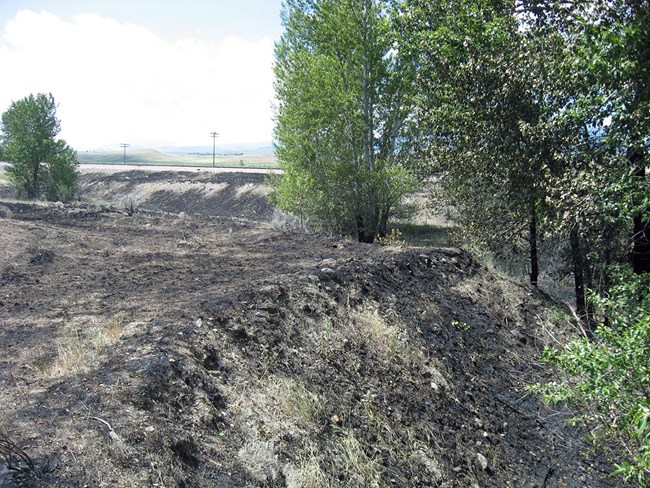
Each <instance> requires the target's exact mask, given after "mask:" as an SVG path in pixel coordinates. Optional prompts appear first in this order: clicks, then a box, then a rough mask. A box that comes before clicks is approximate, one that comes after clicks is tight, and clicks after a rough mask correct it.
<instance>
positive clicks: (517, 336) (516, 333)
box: [510, 330, 527, 344]
mask: <svg viewBox="0 0 650 488" xmlns="http://www.w3.org/2000/svg"><path fill="white" fill-rule="evenodd" d="M510 333H511V334H512V335H513V336H514V338H515V339H517V340H518V341H519V342H521V343H522V344H526V341H527V339H526V336H525V335H523V334H522V333H521V332H519V331H518V330H511V331H510Z"/></svg>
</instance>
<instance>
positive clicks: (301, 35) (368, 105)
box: [272, 0, 415, 242]
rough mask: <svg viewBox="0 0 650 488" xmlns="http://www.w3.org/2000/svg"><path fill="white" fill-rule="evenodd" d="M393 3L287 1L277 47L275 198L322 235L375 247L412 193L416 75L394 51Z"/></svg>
mask: <svg viewBox="0 0 650 488" xmlns="http://www.w3.org/2000/svg"><path fill="white" fill-rule="evenodd" d="M391 13H392V8H391V2H388V1H376V0H336V1H335V0H287V1H286V2H285V3H284V10H283V22H284V25H285V28H286V30H285V33H284V35H283V36H282V38H281V40H280V41H279V42H278V44H277V45H276V50H275V57H276V65H275V74H276V95H277V99H278V102H279V105H278V110H277V125H276V129H275V137H276V141H277V144H276V153H277V156H278V159H279V161H280V164H281V166H282V167H283V169H284V175H283V176H282V177H281V178H278V179H276V180H275V181H274V184H273V194H272V198H273V200H274V202H275V203H276V204H277V205H278V206H280V207H281V208H282V209H284V210H287V211H290V212H292V213H294V214H296V215H300V216H303V217H305V218H308V219H309V220H310V222H311V223H312V225H315V226H317V227H319V228H321V229H324V230H327V231H331V232H339V233H355V234H356V235H357V236H358V239H359V241H360V242H373V240H374V239H375V237H376V236H377V235H383V234H385V232H386V227H387V224H388V219H389V218H390V216H391V215H393V214H394V212H395V211H396V210H397V208H398V207H399V205H400V201H401V199H402V197H403V195H404V194H405V193H406V192H408V191H409V190H411V189H412V187H413V186H414V184H415V179H414V177H413V175H412V173H411V172H409V171H408V170H407V169H406V166H405V163H406V162H407V159H408V155H409V154H410V151H409V147H410V146H409V142H410V138H409V131H410V130H413V125H412V120H411V119H412V118H411V112H412V109H413V106H414V105H413V103H412V98H411V97H412V80H413V74H414V72H413V69H412V68H411V67H409V66H408V65H406V64H404V62H403V60H402V59H401V57H400V53H399V52H398V51H397V50H396V49H395V40H394V38H395V36H394V32H393V28H392V22H391Z"/></svg>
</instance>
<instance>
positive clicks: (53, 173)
mask: <svg viewBox="0 0 650 488" xmlns="http://www.w3.org/2000/svg"><path fill="white" fill-rule="evenodd" d="M60 130H61V124H60V121H59V119H58V118H57V117H56V103H55V101H54V97H53V96H52V94H47V95H46V94H43V93H39V94H38V95H36V96H34V95H29V96H27V97H25V98H23V99H21V100H18V101H15V102H12V104H11V106H10V107H9V108H8V109H7V110H6V111H5V112H4V113H3V114H2V124H1V125H0V134H1V138H2V145H3V156H4V158H5V159H6V160H7V161H8V162H9V165H8V167H7V173H8V174H9V177H10V178H11V180H12V182H13V183H14V185H15V186H16V188H17V190H18V193H19V194H24V195H25V196H27V197H28V198H39V197H41V196H45V197H46V198H47V199H49V200H69V199H70V198H72V196H73V195H74V192H75V189H76V185H77V179H78V174H77V170H76V164H77V156H76V152H75V151H74V150H73V149H72V148H71V147H69V146H68V145H67V144H66V142H65V141H64V140H61V139H58V140H57V139H55V137H56V136H57V134H58V133H59V131H60Z"/></svg>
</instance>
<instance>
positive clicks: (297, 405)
mask: <svg viewBox="0 0 650 488" xmlns="http://www.w3.org/2000/svg"><path fill="white" fill-rule="evenodd" d="M269 394H270V395H271V397H273V398H275V399H276V400H277V401H278V402H279V404H280V406H281V407H282V408H283V410H284V412H285V413H286V414H288V415H290V416H292V417H294V418H295V417H297V418H298V419H300V420H302V421H303V422H306V423H307V424H314V425H315V424H318V422H319V419H320V418H321V417H322V414H323V412H324V409H325V402H324V401H323V400H322V399H321V397H320V396H319V395H317V394H316V393H313V392H311V391H309V390H308V389H307V388H306V387H305V386H304V385H303V384H301V383H298V382H296V381H295V380H292V379H290V378H275V379H274V380H273V381H272V382H271V384H270V385H269Z"/></svg>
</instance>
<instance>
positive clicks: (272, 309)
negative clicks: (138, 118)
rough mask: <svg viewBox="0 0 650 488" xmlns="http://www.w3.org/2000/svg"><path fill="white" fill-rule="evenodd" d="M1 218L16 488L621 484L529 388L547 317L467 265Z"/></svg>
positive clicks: (48, 212) (68, 211)
mask: <svg viewBox="0 0 650 488" xmlns="http://www.w3.org/2000/svg"><path fill="white" fill-rule="evenodd" d="M156 178H161V179H162V176H160V177H156ZM163 183H164V181H163ZM97 184H98V185H99V183H97ZM125 184H129V185H130V184H132V179H131V178H129V179H128V180H125ZM188 185H191V183H190V182H188ZM154 194H155V193H154ZM1 208H2V212H0V230H1V232H0V249H1V252H0V289H1V290H2V291H1V292H0V348H1V349H2V350H3V351H5V354H4V355H3V357H2V358H1V359H0V418H1V419H2V422H3V424H2V425H3V426H4V427H3V429H4V431H5V432H6V434H7V435H8V436H9V438H10V439H12V440H13V441H14V442H15V443H16V446H17V448H20V449H23V450H24V452H25V453H27V454H28V455H29V456H30V457H31V459H32V460H33V461H34V464H35V466H36V469H35V470H31V471H25V472H19V471H16V472H14V473H9V472H8V471H7V470H6V469H5V470H4V471H2V469H3V468H4V464H3V463H2V462H0V486H2V487H10V486H11V487H13V486H112V487H113V486H130V487H132V486H187V487H190V486H191V487H209V486H223V487H244V486H291V487H299V486H304V487H312V486H323V487H325V486H327V487H329V486H358V487H365V486H414V487H416V486H417V487H419V486H440V487H456V486H468V487H469V486H481V487H486V486H494V487H503V486H511V487H533V486H536V487H584V486H590V487H605V486H611V484H612V481H611V479H608V478H607V473H609V472H610V471H611V466H608V465H606V464H604V463H602V461H600V460H599V459H597V458H595V457H594V455H593V453H591V452H590V451H589V448H588V447H589V446H587V445H586V444H584V442H583V440H582V439H583V438H582V434H581V433H580V432H578V431H575V430H573V429H571V428H569V427H566V426H565V425H564V422H563V420H564V418H566V415H568V413H565V412H557V411H550V410H549V409H548V408H547V407H545V406H543V405H541V404H540V403H539V402H538V401H537V399H535V398H534V397H533V396H531V395H530V394H528V393H527V392H526V391H525V389H524V386H525V385H526V384H528V383H530V382H533V381H535V380H536V379H538V378H540V377H543V375H544V374H545V373H544V370H543V368H542V366H541V365H540V364H539V361H538V358H539V350H540V348H541V347H542V344H543V343H544V341H545V339H544V337H543V334H542V332H541V330H542V324H544V323H546V317H547V315H548V313H549V311H548V303H547V302H546V300H545V298H544V297H543V296H540V295H538V294H536V293H535V292H533V291H531V290H529V289H528V288H525V287H522V286H520V285H517V284H515V283H513V282H510V281H508V280H506V279H502V278H497V277H495V276H494V275H493V274H491V273H489V272H488V271H487V270H486V269H484V268H483V267H481V266H480V265H478V264H477V263H476V262H475V261H474V260H472V258H471V257H470V256H468V255H467V254H466V253H464V252H463V251H461V250H459V249H401V248H388V247H379V246H367V245H358V244H354V243H351V242H348V241H341V240H336V239H327V238H320V237H314V236H308V235H296V234H288V233H281V232H278V231H271V230H268V229H267V230H265V229H260V228H259V227H257V226H254V225H251V224H246V223H244V222H235V221H226V220H206V219H203V218H200V217H198V216H191V215H190V216H184V217H178V216H176V217H174V216H170V215H164V214H158V215H156V214H151V213H140V212H137V211H136V212H135V213H134V214H132V215H127V213H125V212H124V211H123V209H116V208H111V207H102V208H98V207H92V206H88V205H86V206H60V205H59V206H57V205H29V204H19V203H10V202H7V203H5V204H3V205H2V207H1ZM0 461H2V458H0ZM23 464H24V463H23ZM16 467H21V465H20V463H19V462H18V463H17V466H16Z"/></svg>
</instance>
